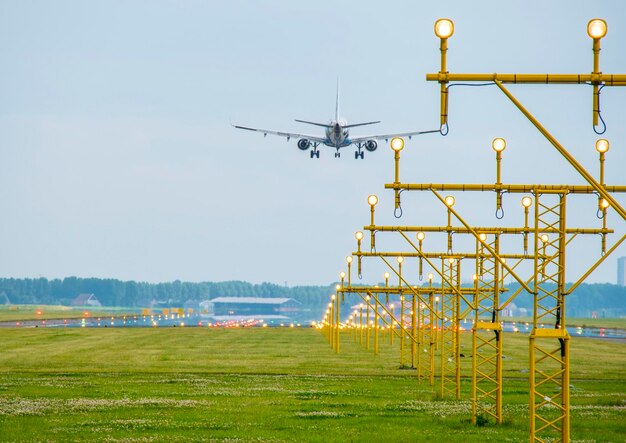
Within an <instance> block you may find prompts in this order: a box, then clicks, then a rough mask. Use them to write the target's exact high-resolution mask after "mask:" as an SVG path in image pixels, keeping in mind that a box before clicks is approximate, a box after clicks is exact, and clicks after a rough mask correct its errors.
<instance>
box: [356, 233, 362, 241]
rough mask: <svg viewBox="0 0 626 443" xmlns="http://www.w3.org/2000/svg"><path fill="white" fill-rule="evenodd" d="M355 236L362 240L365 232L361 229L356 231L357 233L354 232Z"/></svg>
mask: <svg viewBox="0 0 626 443" xmlns="http://www.w3.org/2000/svg"><path fill="white" fill-rule="evenodd" d="M354 237H355V238H356V239H357V240H358V241H361V240H363V233H362V232H361V231H356V233H355V234H354Z"/></svg>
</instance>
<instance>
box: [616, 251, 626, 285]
mask: <svg viewBox="0 0 626 443" xmlns="http://www.w3.org/2000/svg"><path fill="white" fill-rule="evenodd" d="M617 284H618V286H626V257H620V258H618V259H617Z"/></svg>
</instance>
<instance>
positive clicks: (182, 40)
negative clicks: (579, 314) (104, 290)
mask: <svg viewBox="0 0 626 443" xmlns="http://www.w3.org/2000/svg"><path fill="white" fill-rule="evenodd" d="M439 17H450V18H452V19H453V20H454V21H455V25H456V27H455V35H454V36H453V37H452V38H451V39H450V42H449V48H450V49H449V69H450V71H452V72H496V71H497V72H512V73H513V72H517V73H544V72H551V73H588V72H590V71H591V70H592V53H591V40H590V39H589V38H588V37H587V35H586V24H587V22H588V20H589V19H590V18H593V17H602V18H605V19H606V20H607V22H608V26H609V28H608V35H607V36H606V38H605V39H603V41H602V56H601V69H602V71H603V72H606V73H626V57H624V47H623V46H624V42H626V6H625V5H624V3H623V2H622V1H617V0H616V1H597V2H589V1H554V2H544V1H525V2H500V1H498V2H466V1H448V2H438V3H437V2H435V3H432V2H431V3H428V2H409V1H405V2H398V1H391V2H374V1H372V2H362V1H345V2H334V1H315V2H289V1H265V2H242V1H228V2H216V1H152V0H151V1H132V2H127V1H107V2H85V1H63V0H60V1H2V2H0V69H1V71H2V81H1V82H0V207H1V208H2V220H1V222H0V225H1V229H0V276H3V277H37V276H40V275H41V276H45V277H48V278H56V277H65V276H70V275H76V276H83V277H87V276H95V277H113V278H120V279H134V280H146V281H153V282H156V281H168V280H174V279H180V280H190V281H203V280H215V281H221V280H231V279H239V280H248V281H252V282H262V281H269V282H275V283H279V284H283V283H284V282H288V284H289V285H296V284H326V283H328V282H330V281H333V280H336V278H337V273H338V272H339V271H340V270H341V269H343V268H344V257H345V256H346V255H347V254H348V253H349V252H350V251H352V250H354V249H355V241H354V237H353V235H354V232H355V231H356V230H358V229H359V228H362V226H363V225H365V224H368V223H369V207H368V206H367V204H366V198H367V195H368V194H370V193H377V194H378V195H379V198H380V205H379V209H378V211H377V222H379V223H381V224H402V225H409V224H412V225H415V224H422V225H434V224H443V223H445V213H444V212H443V211H442V210H441V207H440V204H439V203H438V202H437V201H435V199H434V198H433V196H432V195H428V194H425V193H424V194H419V193H404V194H403V206H404V208H405V215H404V216H403V217H402V219H400V220H396V219H394V217H393V211H392V208H393V194H392V193H391V192H389V191H385V190H384V183H390V182H391V181H393V160H392V159H393V156H392V155H391V151H390V150H389V148H388V147H387V146H386V145H384V144H383V145H381V147H380V148H379V150H378V151H376V152H375V153H373V154H367V155H366V159H365V160H364V161H355V160H354V159H353V154H352V149H348V150H346V151H344V152H345V153H344V154H343V156H342V158H341V159H335V158H334V157H333V154H332V151H331V150H328V149H326V150H323V152H322V154H321V158H320V159H319V160H311V159H309V157H308V153H302V152H300V151H298V149H297V148H296V145H295V141H294V140H292V141H291V142H286V141H285V140H284V139H280V138H275V137H271V136H268V137H267V138H263V137H262V136H261V135H260V134H254V133H249V132H246V131H237V130H235V129H233V128H232V127H231V126H230V122H231V121H233V122H237V123H240V124H246V125H253V126H254V125H256V126H260V127H267V128H275V129H284V130H290V131H311V130H313V131H315V129H311V128H309V127H306V126H302V125H301V124H299V123H296V122H294V121H293V119H294V118H301V119H310V120H321V121H326V120H328V119H329V118H331V117H332V116H333V114H334V95H335V81H336V78H337V76H340V77H341V82H342V103H341V111H342V112H341V114H342V116H343V117H345V118H346V119H347V120H348V121H349V122H357V121H368V120H379V119H380V120H382V123H381V124H380V125H377V126H373V127H365V128H356V129H354V130H353V135H366V134H367V133H369V132H371V131H373V132H379V131H380V132H388V131H411V130H422V129H433V128H437V127H438V115H439V96H438V85H437V84H434V83H429V82H426V81H425V74H426V73H428V72H436V71H438V64H439V50H438V40H437V39H436V38H435V36H434V35H433V23H434V21H435V20H436V19H437V18H439ZM510 89H511V90H512V91H513V92H514V93H515V94H516V95H517V96H518V97H519V98H520V99H521V100H522V101H523V102H524V104H525V105H526V106H527V107H528V108H529V109H530V110H531V111H532V112H534V113H535V114H536V115H537V117H538V118H540V119H541V121H542V122H543V123H544V125H545V126H546V127H547V128H548V129H549V130H551V131H552V132H553V134H554V135H555V136H556V137H557V138H558V139H559V140H560V141H561V142H562V143H563V144H565V145H566V146H567V147H568V149H569V150H570V151H571V152H572V153H573V154H574V155H575V156H576V157H577V158H578V159H579V160H580V161H581V162H582V163H583V164H584V165H585V166H586V167H587V168H588V170H590V171H592V172H593V173H594V174H597V170H598V165H597V154H596V153H595V151H594V142H595V140H596V139H597V138H598V136H596V135H595V134H594V133H593V131H592V127H591V88H590V87H589V86H584V85H581V86H545V85H536V86H535V85H519V86H511V87H510ZM624 105H626V88H608V87H607V88H605V89H604V91H603V95H602V109H603V115H604V116H605V119H606V122H607V125H608V130H607V132H606V134H605V137H607V138H608V139H610V141H611V151H610V152H609V154H608V156H607V158H608V160H607V167H606V181H607V182H608V183H610V184H622V185H623V184H626V174H625V173H624V170H625V169H624V165H626V154H625V149H624V144H625V143H626V113H625V112H624ZM496 136H502V137H505V138H506V139H507V141H508V146H507V150H506V151H505V153H504V160H503V167H502V168H503V181H504V182H509V183H537V182H539V183H542V182H543V183H554V184H561V183H583V181H582V179H581V178H578V177H577V176H576V174H574V173H573V171H572V169H571V167H570V166H569V165H568V164H566V163H565V161H564V160H562V159H561V158H560V157H559V156H558V154H557V153H556V152H555V151H554V149H553V148H551V147H550V146H549V145H548V144H547V142H546V141H545V140H544V139H543V138H542V137H541V136H540V135H539V134H538V133H537V132H536V130H535V129H534V128H533V127H532V126H531V125H530V124H529V123H528V122H527V121H526V120H525V119H524V118H523V117H522V116H521V114H519V112H518V111H517V110H516V109H514V108H513V106H512V105H511V103H510V102H508V101H507V99H506V98H505V97H504V96H503V95H502V94H501V93H499V92H498V91H497V90H496V89H495V88H494V87H485V88H461V87H458V88H454V89H453V90H452V91H451V97H450V134H449V135H448V136H447V137H441V136H438V135H428V136H422V137H419V138H415V139H413V140H411V141H407V147H406V149H405V151H404V152H403V163H402V171H401V177H402V179H403V181H410V182H473V183H478V182H486V183H489V182H493V181H494V179H495V171H494V169H495V164H494V163H495V162H494V155H493V152H492V151H491V149H490V143H491V140H492V139H493V138H494V137H496ZM520 197H521V196H518V195H513V196H511V195H507V196H505V200H504V204H505V210H506V218H505V222H506V223H508V224H511V225H519V224H520V222H521V215H522V212H521V209H520V208H521V206H520V205H519V198H520ZM456 198H457V202H458V203H457V207H458V208H459V210H460V211H462V214H464V215H465V217H466V218H467V220H468V221H470V222H471V223H474V224H486V225H493V224H495V223H496V221H497V220H495V218H494V216H493V214H494V201H495V196H494V195H492V194H489V195H487V196H478V195H475V194H468V193H466V194H462V193H457V194H456ZM618 198H619V200H620V201H621V202H622V204H626V197H623V196H619V197H618ZM571 200H572V201H573V200H580V202H581V203H580V204H578V203H573V204H572V206H571V208H570V211H569V215H570V225H571V226H581V227H599V226H600V224H601V223H600V221H599V220H597V219H596V217H595V209H594V208H595V198H594V197H588V198H585V197H582V198H580V199H575V198H574V197H572V198H571ZM609 226H611V227H614V228H615V229H616V230H617V232H618V233H624V232H625V229H624V223H623V222H621V221H620V222H618V220H617V217H616V216H615V214H610V215H609ZM428 240H430V241H432V243H429V249H430V250H443V249H445V248H444V247H440V246H439V244H440V243H438V242H439V240H436V239H435V238H434V236H433V237H432V238H430V237H429V239H428ZM518 242H519V241H518ZM457 245H458V247H459V249H462V245H463V243H462V242H461V241H460V240H459V242H458V243H457ZM378 247H379V248H378V249H379V250H381V249H395V248H402V247H403V245H402V243H401V242H399V241H398V240H397V239H396V238H394V237H393V236H383V235H380V237H379V240H378ZM599 247H600V239H599V238H594V239H592V240H591V241H581V242H578V239H576V240H574V241H573V242H572V247H571V253H570V255H569V257H568V260H569V261H568V265H569V271H568V272H569V274H568V280H574V279H576V278H577V276H578V275H580V274H581V273H582V272H583V271H584V270H585V269H586V267H587V266H588V265H589V264H590V263H591V262H592V260H593V259H594V257H598V253H599ZM625 248H626V247H624V246H622V247H621V248H620V250H618V251H617V253H615V254H614V255H613V256H612V257H611V258H610V259H608V260H607V263H606V264H605V265H603V266H602V267H601V268H600V269H598V270H597V271H596V272H595V273H594V274H593V275H592V276H591V277H590V279H589V281H592V282H615V278H616V259H617V257H618V256H620V255H626V249H625ZM509 249H510V250H511V251H513V250H518V249H519V245H518V244H517V243H514V244H512V245H511V246H510V248H509ZM364 271H365V272H364V277H365V279H366V280H369V281H380V279H381V277H380V275H382V272H383V271H384V269H383V268H382V267H381V266H380V265H379V264H374V263H371V264H369V263H366V264H365V269H364ZM463 273H464V274H463V276H464V278H465V279H467V278H469V276H470V275H471V274H472V273H473V272H472V270H470V269H467V270H464V271H463ZM465 274H467V275H465Z"/></svg>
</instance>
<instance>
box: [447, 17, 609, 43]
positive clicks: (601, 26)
mask: <svg viewBox="0 0 626 443" xmlns="http://www.w3.org/2000/svg"><path fill="white" fill-rule="evenodd" d="M606 31H607V26H606V22H605V21H604V20H602V19H601V18H594V19H591V20H589V23H587V35H589V37H591V38H592V39H594V40H600V39H601V38H604V36H605V35H606ZM452 34H454V23H453V22H452V20H450V19H449V18H440V19H439V20H437V21H436V22H435V35H436V36H437V37H439V38H441V39H447V38H450V37H452Z"/></svg>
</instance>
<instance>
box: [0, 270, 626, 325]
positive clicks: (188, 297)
mask: <svg viewBox="0 0 626 443" xmlns="http://www.w3.org/2000/svg"><path fill="white" fill-rule="evenodd" d="M507 287H508V291H507V294H512V293H513V292H515V291H516V290H517V289H518V288H519V285H518V284H517V283H511V284H509V285H508V286H507ZM333 290H334V284H331V285H328V286H294V287H287V286H280V285H275V284H272V283H261V284H251V283H248V282H244V281H226V282H199V283H190V282H181V281H179V280H176V281H173V282H168V283H146V282H136V281H121V280H115V279H100V278H78V277H67V278H64V279H62V280H60V279H54V280H48V279H46V278H36V279H29V278H24V279H16V278H3V279H0V295H2V294H3V293H4V294H6V296H7V297H8V299H9V300H10V302H11V303H13V304H62V305H69V304H70V303H71V301H72V300H73V299H74V298H76V296H78V295H79V294H85V293H93V294H95V296H96V297H97V298H98V300H100V302H101V303H102V304H103V305H104V306H123V307H147V306H150V305H151V304H152V303H153V302H157V303H159V304H161V305H168V306H179V307H180V306H183V304H185V303H186V302H200V301H204V300H209V299H212V298H215V297H286V298H293V299H295V300H298V301H299V302H300V303H301V304H302V309H303V310H306V311H309V312H312V313H317V311H319V312H320V313H321V312H322V311H323V309H324V308H325V305H326V304H327V303H328V301H329V297H330V294H331V293H332V292H333ZM392 298H393V299H395V297H392ZM2 299H4V297H2V298H0V300H2ZM358 302H359V300H358V299H357V296H353V297H350V298H347V299H346V304H347V305H348V306H349V305H353V304H357V303H358ZM513 303H515V305H516V306H517V307H518V308H526V309H528V311H529V312H531V313H532V307H533V298H532V295H531V294H528V293H527V292H526V291H522V292H521V293H520V294H519V295H518V296H517V297H516V298H515V299H514V301H513ZM566 309H567V315H568V316H571V317H589V316H591V313H592V312H595V313H596V314H597V315H598V316H606V317H620V316H626V287H623V286H617V285H612V284H597V283H596V284H582V285H580V286H579V287H578V288H577V289H576V291H574V292H573V293H572V294H571V295H569V296H567V302H566ZM346 312H347V311H346Z"/></svg>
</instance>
